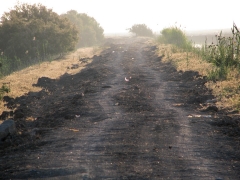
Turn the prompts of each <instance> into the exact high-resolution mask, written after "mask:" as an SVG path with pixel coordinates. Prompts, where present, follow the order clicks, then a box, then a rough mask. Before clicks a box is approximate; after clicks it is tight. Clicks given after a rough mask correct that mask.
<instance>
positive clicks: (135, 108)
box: [0, 38, 240, 180]
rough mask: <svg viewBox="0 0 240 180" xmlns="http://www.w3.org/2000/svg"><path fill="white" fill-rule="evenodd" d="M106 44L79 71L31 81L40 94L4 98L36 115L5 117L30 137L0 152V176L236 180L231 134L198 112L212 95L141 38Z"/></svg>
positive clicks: (238, 166) (238, 169)
mask: <svg viewBox="0 0 240 180" xmlns="http://www.w3.org/2000/svg"><path fill="white" fill-rule="evenodd" d="M109 46H110V48H108V49H106V50H104V51H103V52H102V54H101V55H100V56H95V57H94V58H93V62H92V63H90V64H89V65H87V67H86V69H84V70H82V71H81V72H80V73H78V74H76V75H67V74H65V75H64V76H62V77H61V78H60V79H59V80H53V79H48V78H40V79H39V81H38V84H37V85H38V86H42V87H43V90H42V91H41V92H39V93H35V94H34V93H29V94H28V95H26V96H22V97H19V98H17V99H15V100H14V103H15V104H19V107H18V109H19V111H21V112H23V113H24V115H25V117H26V116H33V117H38V118H37V120H35V121H31V122H26V121H24V118H22V119H16V120H15V121H16V124H17V127H18V129H24V128H26V127H27V128H31V129H32V131H31V133H32V134H34V135H33V136H30V135H28V136H27V135H25V136H26V137H25V136H24V135H23V134H24V133H23V134H22V135H21V136H20V135H19V136H20V137H18V138H16V139H17V140H15V141H14V142H12V143H13V145H12V146H11V147H8V148H6V149H5V150H3V151H1V158H0V162H1V163H0V164H1V165H0V172H1V173H0V178H1V179H84V180H87V179H89V180H90V179H138V180H141V179H213V180H215V179H219V180H220V179H240V159H239V157H240V156H239V154H240V153H239V139H238V136H229V135H228V133H225V134H223V131H222V130H224V128H223V127H222V126H215V125H216V124H217V122H220V121H222V120H223V119H224V118H227V117H225V115H224V114H221V113H218V114H217V113H215V114H213V113H212V112H200V111H199V110H198V108H199V107H200V106H199V103H203V102H204V101H206V100H209V99H211V98H213V97H212V95H211V94H210V92H209V91H208V90H207V89H206V88H205V87H204V82H205V80H204V78H202V77H201V76H199V75H198V73H196V72H185V73H183V72H177V71H176V70H175V69H174V68H173V67H172V66H171V65H170V64H164V63H162V62H161V58H160V57H157V56H156V55H155V53H154V51H155V50H156V46H154V45H152V44H150V43H148V41H147V39H143V38H142V39H135V38H125V39H116V40H115V41H113V42H112V43H110V45H109ZM125 77H126V78H127V79H129V81H125ZM130 77H131V78H130ZM14 103H13V104H14ZM190 114H201V115H209V114H210V115H212V116H215V117H214V118H204V117H200V118H199V117H195V118H194V117H193V118H190V117H188V115H190ZM76 115H80V117H79V116H76ZM228 128H230V127H228ZM225 129H226V128H225ZM236 131H237V130H236ZM31 133H30V134H31ZM14 144H15V146H14Z"/></svg>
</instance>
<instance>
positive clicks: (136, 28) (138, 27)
mask: <svg viewBox="0 0 240 180" xmlns="http://www.w3.org/2000/svg"><path fill="white" fill-rule="evenodd" d="M128 30H129V32H130V33H133V34H135V35H136V36H147V37H152V36H153V31H152V30H151V29H150V28H148V27H147V25H146V24H135V25H133V26H132V27H131V28H129V29H128Z"/></svg>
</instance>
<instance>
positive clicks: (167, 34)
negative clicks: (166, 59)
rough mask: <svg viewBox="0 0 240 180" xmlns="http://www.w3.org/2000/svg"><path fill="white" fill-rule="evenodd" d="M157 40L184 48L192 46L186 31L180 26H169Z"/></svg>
mask: <svg viewBox="0 0 240 180" xmlns="http://www.w3.org/2000/svg"><path fill="white" fill-rule="evenodd" d="M157 40H158V42H160V43H165V44H173V45H176V46H177V47H179V48H183V49H186V48H191V47H192V45H191V42H190V41H188V40H187V37H186V35H185V34H184V32H183V31H182V30H181V29H180V28H178V27H169V28H165V29H163V30H162V31H161V35H160V36H158V38H157Z"/></svg>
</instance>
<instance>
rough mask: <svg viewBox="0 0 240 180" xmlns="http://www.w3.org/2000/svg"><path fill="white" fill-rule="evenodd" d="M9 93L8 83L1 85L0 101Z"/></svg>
mask: <svg viewBox="0 0 240 180" xmlns="http://www.w3.org/2000/svg"><path fill="white" fill-rule="evenodd" d="M9 92H10V83H3V84H2V87H1V88H0V100H2V98H3V96H4V95H5V94H6V93H9Z"/></svg>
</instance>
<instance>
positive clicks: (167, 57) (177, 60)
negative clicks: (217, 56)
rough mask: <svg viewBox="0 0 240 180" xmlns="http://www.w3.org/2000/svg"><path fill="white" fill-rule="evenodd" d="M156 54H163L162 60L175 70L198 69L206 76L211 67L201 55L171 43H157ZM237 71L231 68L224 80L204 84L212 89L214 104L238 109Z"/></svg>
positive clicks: (239, 83)
mask: <svg viewBox="0 0 240 180" xmlns="http://www.w3.org/2000/svg"><path fill="white" fill-rule="evenodd" d="M158 49H159V51H158V55H159V56H162V55H164V57H163V59H162V61H163V62H171V63H172V64H173V65H174V66H175V67H176V69H177V70H182V71H189V70H192V71H198V72H199V74H201V75H203V76H207V75H208V72H209V71H210V70H211V69H212V68H213V65H212V64H211V63H208V62H206V61H203V60H202V59H201V57H197V55H195V54H193V53H188V54H187V53H186V52H182V51H181V50H180V49H177V48H173V46H172V45H164V44H161V45H158ZM239 76H240V75H239V72H238V71H236V70H232V71H231V72H230V73H229V75H228V77H227V79H226V80H222V81H217V82H210V81H209V82H207V83H206V84H205V86H206V87H207V88H209V89H211V90H212V92H213V95H214V96H215V97H216V99H217V103H216V105H217V106H218V107H219V108H220V109H229V110H239V109H240V78H239Z"/></svg>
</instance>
